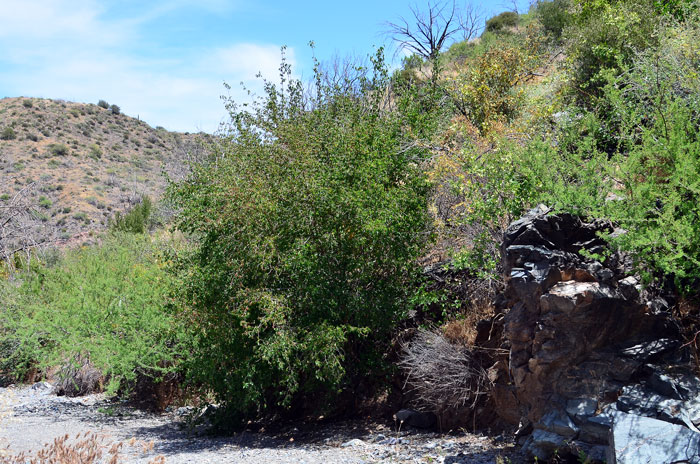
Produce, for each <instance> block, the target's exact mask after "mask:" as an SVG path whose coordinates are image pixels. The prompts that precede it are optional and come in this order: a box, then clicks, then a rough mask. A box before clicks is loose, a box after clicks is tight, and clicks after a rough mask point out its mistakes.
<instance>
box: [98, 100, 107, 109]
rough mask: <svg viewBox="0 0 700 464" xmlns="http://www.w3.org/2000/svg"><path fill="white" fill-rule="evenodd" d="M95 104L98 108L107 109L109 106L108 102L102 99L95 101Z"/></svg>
mask: <svg viewBox="0 0 700 464" xmlns="http://www.w3.org/2000/svg"><path fill="white" fill-rule="evenodd" d="M97 106H99V107H100V108H104V109H108V108H109V103H107V102H106V101H104V100H100V101H98V102H97Z"/></svg>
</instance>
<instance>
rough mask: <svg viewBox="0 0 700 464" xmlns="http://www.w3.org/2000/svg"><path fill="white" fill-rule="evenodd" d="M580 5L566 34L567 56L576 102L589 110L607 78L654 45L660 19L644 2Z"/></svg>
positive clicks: (641, 0)
mask: <svg viewBox="0 0 700 464" xmlns="http://www.w3.org/2000/svg"><path fill="white" fill-rule="evenodd" d="M581 5H582V7H581V8H580V9H579V10H578V12H577V14H576V15H575V16H574V25H575V27H572V28H570V29H569V33H568V34H567V35H568V36H569V37H568V39H569V41H570V45H569V47H568V50H567V52H568V54H569V63H570V72H571V75H572V77H573V82H572V84H573V86H574V91H575V92H576V98H577V101H578V102H579V103H580V104H585V105H587V106H588V105H590V104H591V103H594V102H595V97H598V96H600V91H601V89H602V88H603V87H604V86H605V85H606V83H607V82H608V76H609V75H613V76H617V75H619V74H620V73H621V72H622V71H623V70H624V69H625V68H626V67H627V66H629V65H630V64H631V61H632V58H633V57H634V55H635V54H636V53H637V52H639V51H641V50H644V49H646V48H648V47H650V46H652V45H653V44H654V43H655V41H656V37H657V34H656V33H655V29H656V26H657V25H658V23H659V20H660V18H659V16H657V15H655V14H654V10H653V5H652V3H651V2H646V1H644V0H625V1H620V2H582V3H581ZM588 107H589V108H590V106H588Z"/></svg>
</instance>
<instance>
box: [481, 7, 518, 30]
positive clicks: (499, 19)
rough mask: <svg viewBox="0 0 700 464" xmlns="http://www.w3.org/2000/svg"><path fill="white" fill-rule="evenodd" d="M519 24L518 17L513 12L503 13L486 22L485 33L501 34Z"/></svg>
mask: <svg viewBox="0 0 700 464" xmlns="http://www.w3.org/2000/svg"><path fill="white" fill-rule="evenodd" d="M519 22H520V15H519V14H518V13H516V12H514V11H504V12H503V13H501V14H499V15H497V16H494V17H493V18H491V19H489V20H488V21H486V32H502V31H504V30H506V29H508V28H513V27H515V26H517V25H518V23H519Z"/></svg>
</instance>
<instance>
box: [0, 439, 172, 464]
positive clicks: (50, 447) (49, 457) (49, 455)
mask: <svg viewBox="0 0 700 464" xmlns="http://www.w3.org/2000/svg"><path fill="white" fill-rule="evenodd" d="M152 450H153V442H144V441H141V440H135V439H131V440H130V441H128V442H111V441H110V440H108V439H107V437H106V436H105V435H102V434H97V433H95V432H86V433H85V434H84V435H83V436H82V437H81V435H80V434H78V435H76V436H75V438H73V439H71V438H69V436H68V435H64V436H62V437H59V438H56V439H54V441H53V442H52V443H48V444H46V445H44V447H43V448H42V449H40V450H39V451H36V452H22V453H19V454H14V455H10V454H8V453H7V450H5V452H2V451H0V464H119V463H125V462H128V460H129V459H128V458H129V457H125V456H123V455H122V453H124V452H131V453H138V452H142V453H147V452H149V451H152ZM131 458H132V459H133V456H131ZM124 459H127V460H124ZM164 463H165V458H164V457H163V456H156V457H155V458H153V459H152V460H150V461H149V464H164Z"/></svg>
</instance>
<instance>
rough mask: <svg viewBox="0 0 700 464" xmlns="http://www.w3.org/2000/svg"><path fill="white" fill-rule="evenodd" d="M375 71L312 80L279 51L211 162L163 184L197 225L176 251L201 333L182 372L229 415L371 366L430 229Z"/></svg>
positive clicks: (328, 386) (186, 224) (185, 296)
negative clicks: (272, 70)
mask: <svg viewBox="0 0 700 464" xmlns="http://www.w3.org/2000/svg"><path fill="white" fill-rule="evenodd" d="M373 64H374V68H373V70H372V71H371V72H370V71H367V70H365V69H362V68H360V69H356V70H354V71H353V73H352V74H351V75H344V76H341V78H340V79H334V80H331V79H328V76H327V75H325V74H324V73H322V72H321V71H320V70H319V68H318V67H316V73H315V87H314V89H313V92H311V94H308V93H305V92H304V91H303V86H302V83H301V82H299V81H297V80H294V79H292V77H291V68H290V66H289V65H288V64H287V63H286V62H285V61H283V63H282V65H281V68H280V78H281V83H280V85H274V84H272V83H270V82H265V95H264V96H263V97H261V98H260V99H258V100H257V101H256V102H255V103H254V104H253V106H252V107H251V108H249V109H246V108H239V107H238V106H236V105H235V104H234V103H233V102H229V104H228V107H229V109H230V113H231V126H230V131H229V133H228V134H227V135H225V136H223V137H222V138H221V139H220V140H219V143H218V144H217V145H216V147H215V154H214V157H213V158H212V161H210V162H207V163H203V164H199V165H195V166H194V167H193V172H192V174H191V176H190V177H189V178H187V179H186V180H185V181H184V182H182V183H181V184H179V185H174V186H172V189H171V191H170V196H171V198H172V200H174V202H175V204H176V205H177V206H178V208H179V210H180V213H179V215H178V217H177V227H178V228H179V229H180V230H183V231H185V232H188V233H190V234H192V235H193V236H194V237H196V238H197V246H196V248H195V249H194V250H193V252H192V253H190V254H183V255H181V256H180V257H179V265H178V267H177V270H178V271H179V276H180V279H181V282H180V283H179V285H178V288H180V289H181V291H182V293H181V295H180V296H181V298H182V300H181V301H182V305H183V310H182V314H181V316H180V317H182V318H184V319H185V320H186V321H187V324H188V326H189V327H191V328H192V330H193V333H194V336H195V337H196V339H197V344H196V346H197V349H196V350H195V353H194V362H193V363H192V365H191V373H192V375H193V376H194V378H196V379H197V380H199V381H201V382H203V383H204V384H205V385H207V386H208V387H210V388H212V390H213V391H214V392H215V393H216V395H217V397H218V398H219V399H220V400H222V401H224V402H225V403H226V404H227V406H228V407H229V409H230V411H232V414H233V415H234V417H236V418H238V419H244V418H245V417H246V416H248V417H249V416H250V415H254V414H256V413H260V412H261V411H264V410H266V409H268V408H275V407H277V406H287V405H291V404H294V400H295V399H298V398H299V397H300V395H313V396H309V398H311V397H313V398H314V400H313V404H314V406H315V407H316V408H323V407H327V406H328V404H330V403H327V401H331V400H332V399H333V398H335V397H336V396H337V395H338V394H339V393H340V392H341V391H343V390H347V389H349V388H351V382H354V381H357V380H358V379H359V378H362V377H365V376H368V375H369V376H375V375H377V374H378V373H380V372H381V371H382V368H383V366H382V364H381V357H382V353H383V352H384V350H385V349H386V344H387V343H388V341H389V337H390V333H391V330H392V328H393V327H395V324H396V323H397V322H398V321H399V320H400V319H401V317H402V315H403V314H404V311H405V309H406V306H405V302H406V298H407V296H408V295H407V294H408V293H409V291H408V289H409V286H408V285H407V283H408V282H409V280H410V278H411V276H412V268H413V262H414V259H415V258H416V256H418V253H420V250H421V247H422V245H423V243H424V241H425V239H426V237H427V234H426V223H427V217H426V212H425V211H426V197H427V184H426V182H425V178H424V176H423V175H422V174H421V171H420V169H419V164H420V161H421V158H422V157H423V156H424V153H423V152H422V150H420V149H418V148H415V146H414V147H412V146H410V145H406V144H405V143H404V137H405V135H404V132H403V129H404V127H405V121H404V119H403V118H402V117H401V115H400V114H398V113H396V112H395V111H392V110H391V109H390V108H389V107H388V106H386V105H385V104H386V100H385V91H386V86H387V84H388V78H387V74H386V70H385V68H384V65H383V61H382V56H381V52H380V53H379V54H378V55H377V56H376V57H375V58H374V59H373Z"/></svg>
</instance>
